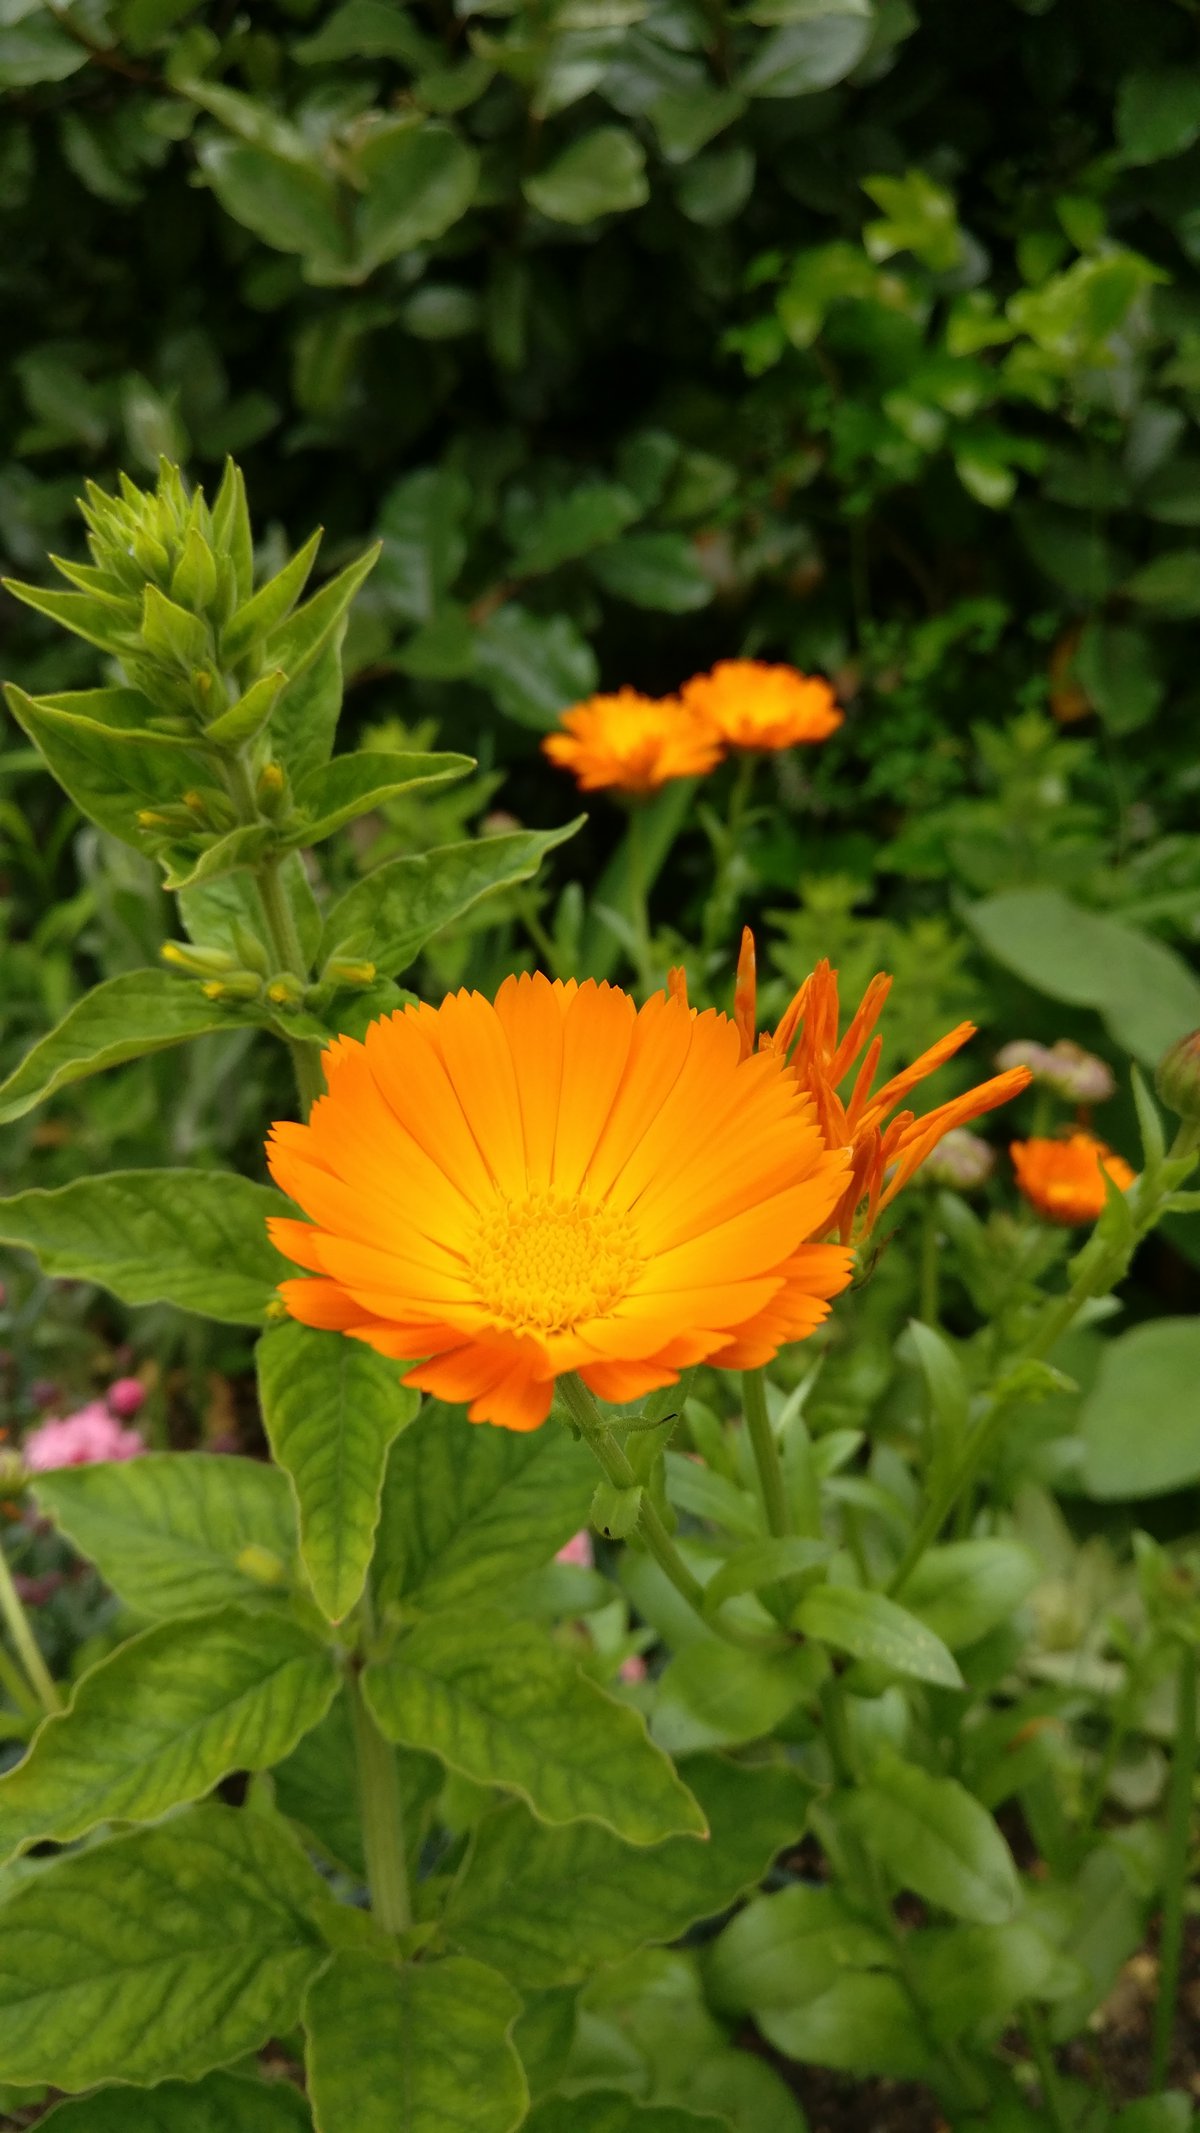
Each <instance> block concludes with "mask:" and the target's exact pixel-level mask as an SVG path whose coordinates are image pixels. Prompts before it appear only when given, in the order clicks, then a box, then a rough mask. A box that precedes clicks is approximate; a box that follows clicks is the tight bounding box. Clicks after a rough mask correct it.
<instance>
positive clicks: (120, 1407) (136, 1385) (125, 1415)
mask: <svg viewBox="0 0 1200 2133" xmlns="http://www.w3.org/2000/svg"><path fill="white" fill-rule="evenodd" d="M104 1397H105V1399H106V1401H107V1402H108V1411H109V1413H110V1415H120V1417H121V1420H122V1421H123V1422H129V1421H131V1420H132V1418H133V1416H134V1415H136V1413H137V1411H138V1409H139V1407H140V1406H141V1404H142V1402H143V1400H144V1399H145V1397H146V1388H145V1386H144V1385H143V1383H142V1381H141V1379H140V1378H117V1379H116V1381H115V1383H113V1384H112V1385H110V1386H109V1388H108V1391H107V1392H106V1393H105V1395H104Z"/></svg>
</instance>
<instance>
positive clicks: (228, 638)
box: [217, 527, 321, 723]
mask: <svg viewBox="0 0 1200 2133" xmlns="http://www.w3.org/2000/svg"><path fill="white" fill-rule="evenodd" d="M320 545H321V529H320V527H318V528H317V531H316V532H315V533H312V534H310V535H309V537H308V539H307V540H306V542H305V543H304V546H303V548H298V549H297V550H296V553H295V555H294V556H289V558H288V560H287V562H286V563H285V564H284V566H283V568H282V570H277V571H276V573H275V576H274V577H273V578H268V580H267V582H266V584H265V585H260V586H259V588H258V591H257V592H256V593H252V594H251V596H250V598H249V599H248V600H244V601H243V602H242V604H241V606H240V607H239V608H236V609H235V610H234V612H233V614H232V615H231V616H230V618H229V620H228V622H227V623H226V624H225V627H224V629H223V630H222V631H221V658H222V661H223V663H224V664H225V665H226V666H231V667H232V666H237V664H238V662H239V660H242V659H244V658H245V656H246V654H247V652H248V651H249V650H250V649H251V647H252V646H253V645H255V644H257V643H258V642H259V640H260V639H261V638H265V637H267V636H269V634H270V632H271V631H272V630H274V629H278V627H279V625H280V623H281V622H284V621H286V619H287V617H288V616H289V615H290V614H291V612H292V609H293V608H294V607H295V605H296V602H297V600H298V599H299V598H300V595H301V593H302V592H303V591H304V588H305V586H306V585H307V583H308V581H309V578H310V577H311V576H312V567H313V564H314V563H315V562H316V560H317V550H318V548H319V547H320ZM268 678H269V677H268ZM224 715H225V716H226V717H228V716H229V713H228V712H227V713H225V714H224ZM217 723H219V721H218V722H217Z"/></svg>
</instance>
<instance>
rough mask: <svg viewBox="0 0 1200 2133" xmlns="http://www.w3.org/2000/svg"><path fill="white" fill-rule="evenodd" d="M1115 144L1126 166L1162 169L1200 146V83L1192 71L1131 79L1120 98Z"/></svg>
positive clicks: (1151, 72) (1153, 71)
mask: <svg viewBox="0 0 1200 2133" xmlns="http://www.w3.org/2000/svg"><path fill="white" fill-rule="evenodd" d="M1117 140H1118V142H1119V144H1120V148H1121V153H1122V157H1123V159H1124V161H1125V162H1126V163H1160V162H1162V161H1163V160H1164V159H1165V158H1166V157H1168V156H1178V155H1182V154H1183V152H1184V150H1185V149H1187V148H1190V147H1191V146H1192V144H1193V142H1194V141H1197V140H1200V80H1198V79H1197V77H1196V75H1195V74H1194V73H1193V72H1192V71H1191V69H1190V68H1188V67H1186V66H1182V67H1138V68H1137V69H1136V70H1135V72H1134V73H1132V74H1127V75H1126V76H1125V79H1124V81H1123V82H1122V83H1121V87H1120V89H1119V91H1118V93H1117Z"/></svg>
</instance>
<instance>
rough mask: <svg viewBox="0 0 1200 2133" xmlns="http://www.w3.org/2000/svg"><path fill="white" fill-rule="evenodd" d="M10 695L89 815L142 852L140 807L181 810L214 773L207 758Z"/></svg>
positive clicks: (11, 691) (21, 720)
mask: <svg viewBox="0 0 1200 2133" xmlns="http://www.w3.org/2000/svg"><path fill="white" fill-rule="evenodd" d="M4 693H5V696H6V698H7V700H8V706H9V709H10V710H11V712H12V714H13V717H14V718H15V719H16V721H17V723H18V725H19V726H22V727H23V728H24V730H25V732H26V733H27V734H28V735H29V738H30V740H31V741H32V742H33V744H34V746H35V748H37V750H38V751H39V753H40V754H41V756H42V757H43V759H44V761H45V763H46V765H47V767H48V769H49V770H51V771H52V772H53V774H54V776H55V777H56V778H57V779H58V782H59V784H60V785H61V786H62V788H63V790H64V792H66V793H69V794H70V797H71V798H72V800H74V802H75V805H76V806H77V807H78V808H79V809H80V810H81V812H82V813H83V814H85V815H87V816H89V817H90V819H91V820H92V821H93V822H97V823H99V825H100V828H101V829H105V830H109V831H110V832H111V833H112V835H113V836H114V837H119V838H121V840H122V842H123V843H125V844H132V845H133V846H134V847H135V849H136V850H138V851H144V850H145V848H146V835H147V832H146V830H145V829H144V828H143V827H142V826H141V825H140V824H139V823H138V820H137V816H138V811H139V809H148V810H149V811H150V812H151V813H154V812H156V811H157V810H158V809H160V808H162V807H173V806H178V805H179V804H180V803H181V801H182V799H183V795H184V793H185V792H187V791H188V790H189V789H190V788H191V787H192V786H193V785H195V784H196V783H197V782H199V783H201V784H203V783H204V782H205V780H206V778H207V775H208V772H207V767H206V765H205V762H204V759H203V757H202V756H199V755H192V754H189V752H188V751H187V750H186V749H183V748H162V747H159V746H158V745H157V744H156V743H155V742H154V741H153V740H146V739H143V738H142V737H141V736H140V735H137V734H133V733H119V732H117V731H116V730H106V729H105V728H104V727H103V726H101V725H99V724H96V723H93V722H91V721H89V720H86V719H80V718H75V717H73V716H72V715H71V714H70V713H67V712H63V711H55V710H52V709H51V708H50V707H49V705H48V703H47V702H46V701H45V700H43V699H41V698H35V697H32V696H27V695H26V694H25V691H24V690H23V689H18V688H17V687H15V685H14V684H13V683H11V682H10V683H9V684H8V686H7V687H6V689H5V692H4Z"/></svg>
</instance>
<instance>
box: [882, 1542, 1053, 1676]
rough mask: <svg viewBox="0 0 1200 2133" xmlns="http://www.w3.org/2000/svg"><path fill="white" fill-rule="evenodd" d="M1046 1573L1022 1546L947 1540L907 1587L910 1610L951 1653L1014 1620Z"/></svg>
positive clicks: (931, 1552)
mask: <svg viewBox="0 0 1200 2133" xmlns="http://www.w3.org/2000/svg"><path fill="white" fill-rule="evenodd" d="M1040 1576H1041V1572H1040V1570H1039V1568H1038V1565H1037V1561H1036V1558H1035V1557H1034V1556H1032V1555H1031V1554H1030V1552H1029V1550H1028V1548H1023V1547H1022V1546H1021V1544H1020V1542H1019V1541H1011V1540H969V1541H948V1542H947V1543H946V1545H945V1546H944V1547H941V1548H930V1549H929V1550H928V1552H927V1553H926V1554H925V1555H923V1556H922V1558H921V1560H920V1562H919V1563H918V1565H917V1567H916V1569H915V1570H914V1571H913V1572H912V1575H911V1576H910V1577H909V1578H908V1579H907V1581H906V1583H905V1587H904V1599H905V1604H906V1606H908V1607H910V1608H911V1609H912V1612H913V1613H914V1614H915V1615H919V1616H920V1618H921V1620H922V1622H923V1623H924V1624H925V1627H926V1628H927V1629H931V1630H932V1631H933V1633H934V1635H935V1636H938V1637H940V1638H941V1640H942V1642H943V1644H946V1645H948V1646H949V1648H950V1650H951V1651H952V1652H957V1651H961V1649H962V1648H963V1646H964V1645H967V1644H974V1643H975V1642H976V1640H977V1639H978V1638H979V1637H986V1636H987V1634H988V1632H989V1630H993V1629H998V1628H999V1627H1000V1624H1001V1623H1002V1622H1007V1621H1009V1620H1010V1619H1011V1617H1012V1616H1013V1614H1014V1613H1015V1612H1016V1610H1017V1608H1018V1607H1019V1606H1020V1605H1021V1602H1022V1600H1025V1599H1027V1598H1028V1597H1029V1594H1030V1593H1031V1592H1032V1591H1033V1588H1034V1586H1035V1585H1036V1584H1037V1582H1038V1580H1039V1578H1040Z"/></svg>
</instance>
